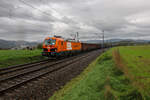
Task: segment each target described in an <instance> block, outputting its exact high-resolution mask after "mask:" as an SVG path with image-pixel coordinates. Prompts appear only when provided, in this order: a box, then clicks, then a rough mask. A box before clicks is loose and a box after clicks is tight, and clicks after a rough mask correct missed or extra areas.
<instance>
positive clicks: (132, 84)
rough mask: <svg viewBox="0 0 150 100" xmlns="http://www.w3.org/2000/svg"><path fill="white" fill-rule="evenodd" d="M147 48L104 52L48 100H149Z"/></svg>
mask: <svg viewBox="0 0 150 100" xmlns="http://www.w3.org/2000/svg"><path fill="white" fill-rule="evenodd" d="M149 78H150V46H133V47H117V48H113V49H110V50H109V51H107V52H105V53H104V54H103V55H102V56H100V57H98V58H97V59H96V60H95V61H94V62H93V63H92V64H90V65H89V66H88V67H87V68H86V69H85V70H84V72H82V73H81V75H79V76H78V77H77V78H74V79H73V80H71V81H70V82H69V83H67V84H66V85H65V86H64V87H63V88H62V89H61V90H59V91H57V92H55V94H54V95H53V96H52V97H51V98H50V99H49V100H150V93H149V91H150V85H149V84H150V79H149Z"/></svg>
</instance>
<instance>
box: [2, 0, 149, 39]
mask: <svg viewBox="0 0 150 100" xmlns="http://www.w3.org/2000/svg"><path fill="white" fill-rule="evenodd" d="M102 30H105V36H106V38H107V39H113V38H122V39H146V40H150V0H0V39H6V40H26V41H42V40H43V39H44V38H45V37H47V36H52V35H54V33H55V34H56V35H61V36H64V37H71V34H75V33H76V32H79V36H80V37H89V38H88V39H89V40H90V39H91V38H92V39H99V38H100V37H99V36H101V33H102ZM95 33H98V34H99V36H98V34H95Z"/></svg>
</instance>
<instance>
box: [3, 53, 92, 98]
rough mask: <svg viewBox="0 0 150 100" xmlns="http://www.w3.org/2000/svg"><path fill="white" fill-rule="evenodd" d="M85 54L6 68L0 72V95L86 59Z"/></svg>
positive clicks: (86, 55)
mask: <svg viewBox="0 0 150 100" xmlns="http://www.w3.org/2000/svg"><path fill="white" fill-rule="evenodd" d="M88 56H89V55H88V53H87V54H82V56H81V55H80V56H74V57H70V58H66V59H63V60H58V61H55V62H51V63H47V62H48V60H45V61H43V62H42V61H41V62H38V63H32V64H27V65H23V66H21V67H20V68H19V67H14V68H8V69H7V68H6V69H3V70H2V69H1V70H0V74H1V76H0V95H3V94H5V93H7V92H8V91H9V90H14V89H16V88H18V87H20V86H23V85H24V84H26V83H28V82H30V81H32V80H35V79H38V78H40V77H42V76H44V75H46V74H49V73H53V72H55V71H58V70H60V69H62V68H64V67H67V65H70V64H73V63H75V62H77V61H79V60H81V59H83V58H86V57H88Z"/></svg>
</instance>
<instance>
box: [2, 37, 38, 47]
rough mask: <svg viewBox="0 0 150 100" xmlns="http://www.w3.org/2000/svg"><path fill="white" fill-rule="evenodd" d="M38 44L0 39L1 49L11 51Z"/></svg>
mask: <svg viewBox="0 0 150 100" xmlns="http://www.w3.org/2000/svg"><path fill="white" fill-rule="evenodd" d="M37 44H38V43H37V42H27V41H9V40H2V39H0V48H1V49H11V48H16V47H21V46H36V45H37Z"/></svg>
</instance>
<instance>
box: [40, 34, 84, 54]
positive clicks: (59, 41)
mask: <svg viewBox="0 0 150 100" xmlns="http://www.w3.org/2000/svg"><path fill="white" fill-rule="evenodd" d="M80 51H81V43H80V42H72V41H67V40H64V39H63V38H61V37H57V36H55V37H51V38H50V37H47V38H46V39H45V40H44V43H43V52H42V55H43V56H48V57H50V56H63V55H72V54H74V53H79V52H80Z"/></svg>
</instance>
